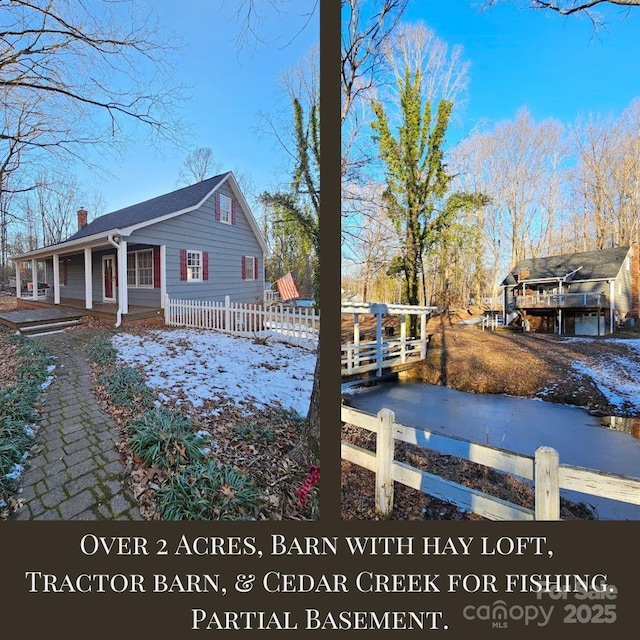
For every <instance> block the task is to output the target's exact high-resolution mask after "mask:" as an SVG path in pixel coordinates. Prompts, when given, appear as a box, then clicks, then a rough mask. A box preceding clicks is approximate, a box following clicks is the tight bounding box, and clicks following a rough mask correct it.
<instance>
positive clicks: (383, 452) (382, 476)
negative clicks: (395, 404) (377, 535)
mask: <svg viewBox="0 0 640 640" xmlns="http://www.w3.org/2000/svg"><path fill="white" fill-rule="evenodd" d="M394 421H395V415H394V413H393V411H391V409H380V411H378V433H377V437H376V512H377V513H378V515H379V516H380V517H382V518H385V519H387V518H390V517H391V514H392V512H393V456H394V440H393V423H394Z"/></svg>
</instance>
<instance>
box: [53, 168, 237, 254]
mask: <svg viewBox="0 0 640 640" xmlns="http://www.w3.org/2000/svg"><path fill="white" fill-rule="evenodd" d="M229 174H230V172H227V173H221V174H220V175H217V176H214V177H213V178H209V179H207V180H203V181H202V182H197V183H196V184H192V185H189V186H188V187H183V188H182V189H177V190H176V191H172V192H171V193H165V194H164V195H161V196H157V197H156V198H151V199H150V200H145V201H144V202H140V203H138V204H134V205H131V206H130V207H125V208H124V209H118V210H117V211H113V212H112V213H107V214H105V215H103V216H100V217H98V218H96V219H95V220H93V221H92V222H90V223H89V224H87V225H85V226H84V227H82V229H80V230H79V231H77V232H76V233H74V234H73V235H72V236H69V238H67V239H66V240H65V242H69V241H71V240H77V239H79V238H86V237H88V236H93V235H96V234H99V233H105V232H107V231H113V230H115V229H125V228H126V227H131V226H133V225H138V224H141V223H144V222H149V221H151V220H155V219H156V218H160V217H162V216H165V215H168V214H171V213H175V212H177V211H182V210H184V209H191V208H192V207H195V206H197V205H198V204H200V202H202V200H204V199H205V198H206V197H207V196H208V195H209V194H210V193H211V192H212V191H213V190H214V189H216V187H218V186H219V185H220V183H221V182H223V181H224V179H225V178H227V176H228V175H229Z"/></svg>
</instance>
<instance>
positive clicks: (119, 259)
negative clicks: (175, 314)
mask: <svg viewBox="0 0 640 640" xmlns="http://www.w3.org/2000/svg"><path fill="white" fill-rule="evenodd" d="M164 252H165V247H164V246H153V245H142V244H139V243H138V244H135V243H129V242H127V239H126V238H124V237H123V236H121V235H119V234H115V233H110V234H108V235H107V236H106V237H105V236H102V237H92V238H83V239H82V241H80V242H78V241H75V242H71V243H69V242H66V243H61V244H59V245H53V246H51V247H45V248H42V249H38V250H35V251H31V252H28V253H25V254H22V255H19V256H16V257H14V258H13V261H14V264H15V289H16V297H17V298H18V307H19V308H21V309H25V308H36V309H37V308H40V309H42V308H47V307H55V308H66V309H69V310H70V311H76V312H77V311H81V312H84V313H83V315H86V314H89V315H92V316H94V317H98V318H104V319H108V320H113V321H114V323H115V325H116V326H120V324H121V323H122V322H124V321H125V320H132V319H139V318H142V317H153V316H156V315H162V308H163V304H164V299H165V296H164V295H163V293H164V290H165V282H166V278H165V273H164V270H165V268H164V265H165V259H164V258H165V256H164V255H163V254H164Z"/></svg>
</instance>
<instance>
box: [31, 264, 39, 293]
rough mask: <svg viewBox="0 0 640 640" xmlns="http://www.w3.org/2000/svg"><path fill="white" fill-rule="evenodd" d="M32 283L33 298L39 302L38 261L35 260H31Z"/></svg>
mask: <svg viewBox="0 0 640 640" xmlns="http://www.w3.org/2000/svg"><path fill="white" fill-rule="evenodd" d="M31 282H32V284H33V289H32V291H31V297H32V298H33V299H34V300H37V299H38V261H37V260H36V259H35V258H32V259H31Z"/></svg>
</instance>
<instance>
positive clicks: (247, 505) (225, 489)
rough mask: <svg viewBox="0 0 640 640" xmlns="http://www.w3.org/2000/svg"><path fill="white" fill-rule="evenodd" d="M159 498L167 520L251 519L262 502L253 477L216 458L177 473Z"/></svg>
mask: <svg viewBox="0 0 640 640" xmlns="http://www.w3.org/2000/svg"><path fill="white" fill-rule="evenodd" d="M156 501H157V509H158V512H159V513H160V515H161V516H162V518H163V519H164V520H249V519H254V518H255V517H256V515H257V512H258V511H259V509H260V506H261V501H260V494H259V493H258V491H257V490H256V488H255V487H254V485H253V483H252V482H251V480H250V478H248V477H247V476H245V475H243V474H241V473H239V472H238V471H236V470H235V469H232V468H230V467H227V466H223V467H219V466H218V465H217V464H216V463H215V462H214V461H213V460H207V461H206V462H204V463H201V464H195V465H192V466H190V467H188V468H187V469H185V470H184V471H183V472H182V473H180V474H176V475H175V476H173V477H172V478H171V480H170V481H169V483H168V484H166V485H165V486H163V487H161V488H160V489H159V490H158V491H157V493H156Z"/></svg>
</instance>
